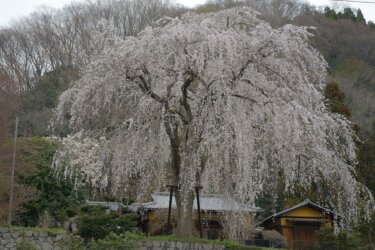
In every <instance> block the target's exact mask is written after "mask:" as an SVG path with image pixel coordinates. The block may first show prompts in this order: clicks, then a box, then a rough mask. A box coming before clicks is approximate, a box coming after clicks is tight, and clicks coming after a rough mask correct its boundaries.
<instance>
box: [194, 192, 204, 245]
mask: <svg viewBox="0 0 375 250" xmlns="http://www.w3.org/2000/svg"><path fill="white" fill-rule="evenodd" d="M201 188H202V187H201V186H197V187H195V192H196V193H197V207H198V222H199V236H200V237H201V238H203V228H202V218H201V206H200V203H199V189H201Z"/></svg>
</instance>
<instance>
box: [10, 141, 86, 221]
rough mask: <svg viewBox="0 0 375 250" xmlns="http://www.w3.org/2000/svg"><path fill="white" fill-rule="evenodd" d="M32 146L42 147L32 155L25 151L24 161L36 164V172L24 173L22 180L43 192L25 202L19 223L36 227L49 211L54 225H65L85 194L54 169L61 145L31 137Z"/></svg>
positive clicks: (19, 214)
mask: <svg viewBox="0 0 375 250" xmlns="http://www.w3.org/2000/svg"><path fill="white" fill-rule="evenodd" d="M24 140H27V141H28V143H29V144H30V145H29V146H30V147H33V146H34V145H35V147H36V148H38V150H36V151H35V152H32V153H30V154H22V157H23V158H24V159H23V161H27V162H29V164H31V165H33V166H36V171H35V172H33V173H31V174H29V175H25V176H20V182H21V183H22V184H25V185H29V186H31V187H34V188H35V189H37V190H38V192H39V195H38V196H37V197H36V198H35V199H32V200H29V201H26V202H24V203H23V204H22V208H21V210H20V211H18V213H17V224H18V225H22V226H36V225H37V224H38V223H39V220H40V218H41V216H43V215H45V214H48V215H49V216H50V217H52V219H53V220H54V224H55V225H54V226H58V225H62V223H63V222H64V221H65V220H67V219H68V218H69V217H71V216H73V215H74V214H75V211H76V210H77V209H78V207H79V206H80V204H81V202H82V200H83V196H82V193H81V192H80V191H75V190H74V187H73V185H72V184H71V183H69V182H66V181H64V180H63V178H59V177H57V176H56V175H55V174H54V173H53V171H52V169H51V164H52V158H53V155H54V153H55V151H56V149H57V144H55V143H53V142H50V141H47V140H45V139H42V138H37V137H35V138H28V139H24Z"/></svg>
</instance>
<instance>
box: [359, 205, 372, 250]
mask: <svg viewBox="0 0 375 250" xmlns="http://www.w3.org/2000/svg"><path fill="white" fill-rule="evenodd" d="M355 229H356V231H357V232H358V233H359V235H361V239H362V242H363V245H364V246H368V249H375V211H373V212H372V214H371V216H370V218H369V219H366V218H363V219H362V221H360V222H359V223H358V225H357V227H356V228H355ZM365 249H367V248H365Z"/></svg>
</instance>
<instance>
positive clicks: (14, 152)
mask: <svg viewBox="0 0 375 250" xmlns="http://www.w3.org/2000/svg"><path fill="white" fill-rule="evenodd" d="M17 135H18V117H16V128H15V131H14V143H13V162H12V179H11V184H10V194H9V210H8V225H12V212H13V211H12V210H13V193H14V172H15V169H16V143H17Z"/></svg>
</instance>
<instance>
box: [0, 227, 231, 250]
mask: <svg viewBox="0 0 375 250" xmlns="http://www.w3.org/2000/svg"><path fill="white" fill-rule="evenodd" d="M65 239H66V237H65V233H60V234H59V233H50V232H44V231H39V230H30V231H28V230H27V228H22V229H17V228H8V227H0V249H1V250H14V249H16V248H17V246H20V245H21V244H29V245H30V244H31V245H33V246H34V247H35V248H36V249H38V250H63V249H65V248H64V246H65V245H66V241H65ZM134 249H139V250H225V247H224V246H223V245H217V244H211V243H197V242H176V241H156V240H140V241H136V242H134Z"/></svg>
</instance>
